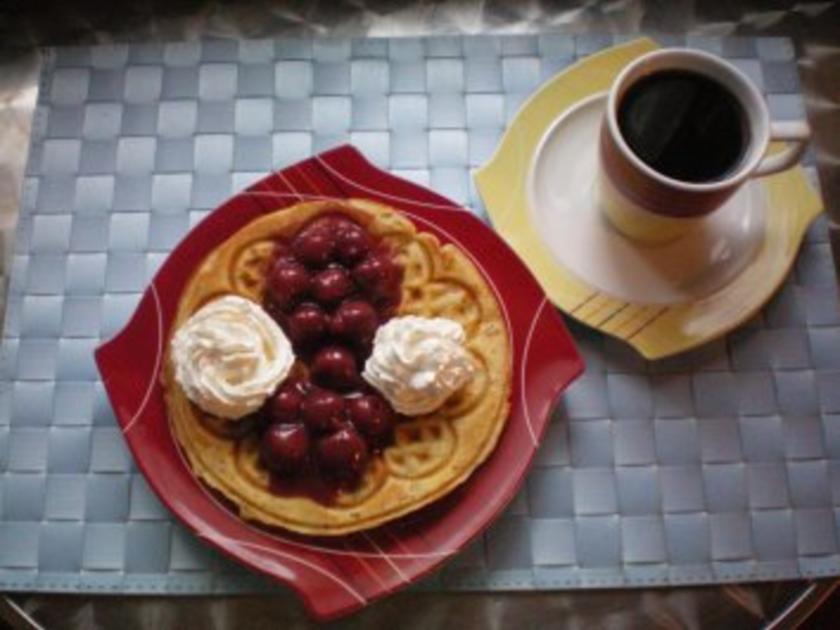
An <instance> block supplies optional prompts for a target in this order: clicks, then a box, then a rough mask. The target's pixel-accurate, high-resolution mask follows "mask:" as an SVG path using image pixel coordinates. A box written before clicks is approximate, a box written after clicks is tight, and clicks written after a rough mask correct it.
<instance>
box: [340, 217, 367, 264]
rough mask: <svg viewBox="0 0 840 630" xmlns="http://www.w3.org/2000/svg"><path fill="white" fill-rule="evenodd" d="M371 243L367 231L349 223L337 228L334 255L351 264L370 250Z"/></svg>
mask: <svg viewBox="0 0 840 630" xmlns="http://www.w3.org/2000/svg"><path fill="white" fill-rule="evenodd" d="M371 247H372V243H371V238H370V236H368V233H367V232H365V231H364V229H362V228H361V227H359V226H358V225H356V224H355V223H350V224H349V225H346V226H344V227H342V228H341V229H339V230H338V232H337V233H336V236H335V255H336V256H337V257H338V259H339V260H340V261H341V262H342V263H344V264H345V265H348V266H350V265H353V264H355V263H357V262H359V261H360V260H361V259H362V258H364V257H365V256H366V255H367V253H368V252H369V251H370V250H371Z"/></svg>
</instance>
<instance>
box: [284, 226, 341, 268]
mask: <svg viewBox="0 0 840 630" xmlns="http://www.w3.org/2000/svg"><path fill="white" fill-rule="evenodd" d="M334 250H335V234H334V232H333V231H332V230H328V229H325V228H323V227H319V224H318V223H314V224H311V225H309V226H308V227H307V228H304V229H303V230H302V231H301V233H300V234H298V235H297V236H296V237H295V240H294V241H292V251H294V253H295V256H297V257H298V259H299V260H300V261H301V262H303V263H304V264H306V265H309V266H312V267H325V266H326V265H327V264H328V263H329V262H330V260H331V259H332V255H333V251H334Z"/></svg>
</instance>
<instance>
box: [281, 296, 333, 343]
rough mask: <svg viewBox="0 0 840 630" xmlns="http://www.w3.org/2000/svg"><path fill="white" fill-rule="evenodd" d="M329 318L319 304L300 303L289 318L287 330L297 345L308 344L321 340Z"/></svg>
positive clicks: (287, 319)
mask: <svg viewBox="0 0 840 630" xmlns="http://www.w3.org/2000/svg"><path fill="white" fill-rule="evenodd" d="M328 323H329V319H328V317H327V314H326V313H325V312H324V309H322V308H321V307H320V306H318V305H317V304H313V303H311V302H306V303H304V304H301V305H299V306H298V307H297V308H296V309H295V310H294V311H293V312H292V313H291V314H290V315H289V316H288V317H287V318H286V327H285V330H286V332H287V333H288V334H289V339H291V341H292V343H293V344H294V345H295V346H296V347H299V346H307V345H311V344H313V343H315V342H317V341H319V340H320V339H321V338H322V337H323V336H324V335H325V334H326V332H327V327H328Z"/></svg>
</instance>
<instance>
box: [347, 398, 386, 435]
mask: <svg viewBox="0 0 840 630" xmlns="http://www.w3.org/2000/svg"><path fill="white" fill-rule="evenodd" d="M347 418H348V419H349V420H350V422H352V423H353V426H354V427H356V429H357V430H358V431H359V433H361V434H362V435H364V436H365V437H367V438H369V439H370V440H372V441H374V442H376V443H381V442H383V441H386V440H387V439H388V438H390V436H391V434H392V433H393V430H394V424H395V423H396V420H397V418H396V414H394V411H393V409H391V405H389V404H388V403H387V402H386V401H385V400H384V399H383V398H382V397H381V396H378V395H375V394H365V395H362V396H358V397H356V398H351V399H349V400H348V401H347Z"/></svg>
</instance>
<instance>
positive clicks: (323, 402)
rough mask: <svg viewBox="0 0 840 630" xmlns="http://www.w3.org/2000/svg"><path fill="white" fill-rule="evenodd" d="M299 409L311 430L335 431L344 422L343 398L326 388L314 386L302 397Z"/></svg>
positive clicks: (319, 431)
mask: <svg viewBox="0 0 840 630" xmlns="http://www.w3.org/2000/svg"><path fill="white" fill-rule="evenodd" d="M300 411H301V415H302V416H303V421H304V422H305V423H306V426H307V427H308V428H309V429H310V430H311V431H314V432H316V433H325V432H329V431H335V430H336V429H338V428H339V426H341V424H342V423H343V422H344V398H342V397H341V396H339V395H338V394H336V393H335V392H331V391H330V390H328V389H317V388H316V389H313V390H311V391H310V392H309V393H308V394H307V395H306V398H304V399H303V404H302V405H301V408H300Z"/></svg>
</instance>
